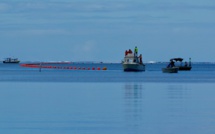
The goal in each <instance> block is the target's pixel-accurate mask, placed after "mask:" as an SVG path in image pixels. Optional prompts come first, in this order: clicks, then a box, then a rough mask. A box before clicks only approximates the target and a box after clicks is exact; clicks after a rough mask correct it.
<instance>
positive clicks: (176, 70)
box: [162, 67, 178, 73]
mask: <svg viewBox="0 0 215 134" xmlns="http://www.w3.org/2000/svg"><path fill="white" fill-rule="evenodd" d="M162 72H163V73H178V67H173V68H162Z"/></svg>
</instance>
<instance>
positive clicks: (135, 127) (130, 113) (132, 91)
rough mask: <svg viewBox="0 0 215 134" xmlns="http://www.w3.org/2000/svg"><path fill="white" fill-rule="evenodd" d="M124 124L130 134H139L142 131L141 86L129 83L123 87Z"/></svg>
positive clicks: (142, 96)
mask: <svg viewBox="0 0 215 134" xmlns="http://www.w3.org/2000/svg"><path fill="white" fill-rule="evenodd" d="M123 90H124V100H125V122H126V126H125V127H126V128H127V130H128V131H131V133H139V132H140V130H141V129H142V126H141V125H142V124H141V123H140V122H142V120H144V119H143V117H142V115H143V112H144V110H143V104H142V103H143V102H142V101H143V100H142V99H143V98H144V95H143V91H144V90H143V86H142V84H137V83H134V84H133V83H129V84H125V86H124V89H123Z"/></svg>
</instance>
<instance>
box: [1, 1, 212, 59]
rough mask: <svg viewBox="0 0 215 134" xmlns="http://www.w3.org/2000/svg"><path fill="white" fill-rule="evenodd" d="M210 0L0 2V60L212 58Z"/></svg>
mask: <svg viewBox="0 0 215 134" xmlns="http://www.w3.org/2000/svg"><path fill="white" fill-rule="evenodd" d="M214 14H215V1H212V0H144V1H143V0H0V48H1V49H0V60H1V59H2V60H3V59H4V58H6V57H17V58H19V59H20V60H21V61H99V62H100V61H103V62H121V60H122V59H123V57H124V52H125V50H127V49H132V50H133V49H134V47H135V46H137V47H138V50H139V54H140V53H141V54H142V56H143V61H145V62H147V61H169V59H170V58H173V57H182V58H184V59H185V60H187V61H188V59H189V58H190V57H191V58H192V61H196V62H198V61H199V62H215V53H214V51H215V17H214Z"/></svg>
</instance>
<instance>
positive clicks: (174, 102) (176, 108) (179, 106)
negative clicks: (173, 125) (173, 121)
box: [167, 84, 190, 117]
mask: <svg viewBox="0 0 215 134" xmlns="http://www.w3.org/2000/svg"><path fill="white" fill-rule="evenodd" d="M167 91H168V92H167V100H168V108H169V112H170V113H169V114H170V116H174V117H182V116H186V115H187V114H186V112H188V107H187V105H188V104H189V99H190V90H189V88H188V87H187V86H186V85H185V84H184V85H178V84H175V85H169V86H168V88H167Z"/></svg>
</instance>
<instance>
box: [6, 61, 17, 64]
mask: <svg viewBox="0 0 215 134" xmlns="http://www.w3.org/2000/svg"><path fill="white" fill-rule="evenodd" d="M19 62H20V61H16V62H7V61H3V63H9V64H11V63H12V64H17V63H19Z"/></svg>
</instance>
